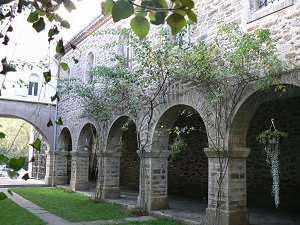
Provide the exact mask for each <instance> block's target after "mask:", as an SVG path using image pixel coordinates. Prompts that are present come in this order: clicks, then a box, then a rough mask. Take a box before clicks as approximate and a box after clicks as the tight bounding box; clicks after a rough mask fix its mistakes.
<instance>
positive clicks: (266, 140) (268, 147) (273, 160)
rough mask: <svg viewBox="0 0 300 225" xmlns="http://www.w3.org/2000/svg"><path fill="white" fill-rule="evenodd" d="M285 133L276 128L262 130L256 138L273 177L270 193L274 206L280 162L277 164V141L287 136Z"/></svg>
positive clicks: (276, 204) (276, 200)
mask: <svg viewBox="0 0 300 225" xmlns="http://www.w3.org/2000/svg"><path fill="white" fill-rule="evenodd" d="M287 135H288V134H287V133H285V132H281V131H278V130H276V129H275V130H271V129H269V130H265V131H262V132H261V133H260V134H259V135H258V137H257V138H256V140H257V141H258V142H259V143H260V144H261V145H262V147H263V150H264V153H265V154H266V161H267V164H269V165H270V166H271V175H272V178H273V184H272V195H273V196H274V202H275V206H276V208H278V207H279V203H280V197H279V194H280V193H279V192H280V164H279V154H280V149H279V142H280V140H281V139H282V138H285V137H287Z"/></svg>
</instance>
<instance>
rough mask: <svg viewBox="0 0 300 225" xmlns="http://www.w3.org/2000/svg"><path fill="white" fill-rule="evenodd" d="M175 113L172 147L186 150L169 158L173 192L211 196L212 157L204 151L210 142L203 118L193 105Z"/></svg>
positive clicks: (189, 195)
mask: <svg viewBox="0 0 300 225" xmlns="http://www.w3.org/2000/svg"><path fill="white" fill-rule="evenodd" d="M173 116H174V119H175V121H174V124H173V126H172V128H171V130H170V137H169V149H170V148H172V147H175V148H176V147H179V148H182V150H181V151H180V152H179V153H178V154H175V155H174V156H173V155H172V154H174V153H171V156H170V157H169V169H168V177H169V179H168V192H169V195H180V196H181V197H199V198H202V199H207V192H208V189H207V185H208V172H207V171H208V160H207V156H206V155H205V153H204V151H203V150H204V148H206V147H207V142H208V141H207V135H206V129H205V125H204V123H203V120H202V119H201V117H200V116H199V114H198V113H197V112H196V111H195V110H194V109H192V108H190V107H188V108H183V109H180V108H179V110H178V113H177V115H176V114H175V115H174V114H173ZM181 142H182V143H181Z"/></svg>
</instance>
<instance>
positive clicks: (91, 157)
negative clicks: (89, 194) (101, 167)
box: [77, 123, 99, 187]
mask: <svg viewBox="0 0 300 225" xmlns="http://www.w3.org/2000/svg"><path fill="white" fill-rule="evenodd" d="M98 149H99V140H98V134H97V131H96V128H95V126H94V125H93V124H91V123H88V124H86V125H84V127H83V128H82V130H81V132H80V135H79V140H78V145H77V151H78V152H82V153H84V154H86V155H87V159H88V160H87V162H86V163H87V165H84V168H81V170H82V176H86V180H87V181H89V182H90V186H91V187H94V186H95V185H96V181H97V178H98V166H97V165H98V164H97V163H98ZM82 160H85V159H82ZM82 163H85V161H84V162H82ZM78 169H79V168H77V170H78ZM77 172H78V171H77Z"/></svg>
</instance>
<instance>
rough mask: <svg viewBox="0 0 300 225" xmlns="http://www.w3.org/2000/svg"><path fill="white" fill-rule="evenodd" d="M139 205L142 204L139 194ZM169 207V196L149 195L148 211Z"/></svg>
mask: <svg viewBox="0 0 300 225" xmlns="http://www.w3.org/2000/svg"><path fill="white" fill-rule="evenodd" d="M138 205H139V206H140V207H142V206H141V196H140V195H139V196H138ZM168 208H169V197H168V196H165V197H149V198H148V202H147V211H155V210H160V209H168Z"/></svg>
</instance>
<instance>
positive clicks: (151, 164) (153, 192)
mask: <svg viewBox="0 0 300 225" xmlns="http://www.w3.org/2000/svg"><path fill="white" fill-rule="evenodd" d="M170 153H171V151H169V150H165V151H151V152H144V153H143V156H141V152H140V151H138V154H139V156H140V157H141V164H140V166H141V168H140V191H139V197H138V204H139V206H140V208H141V209H144V210H147V211H152V210H158V209H166V208H169V198H168V157H169V155H170Z"/></svg>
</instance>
